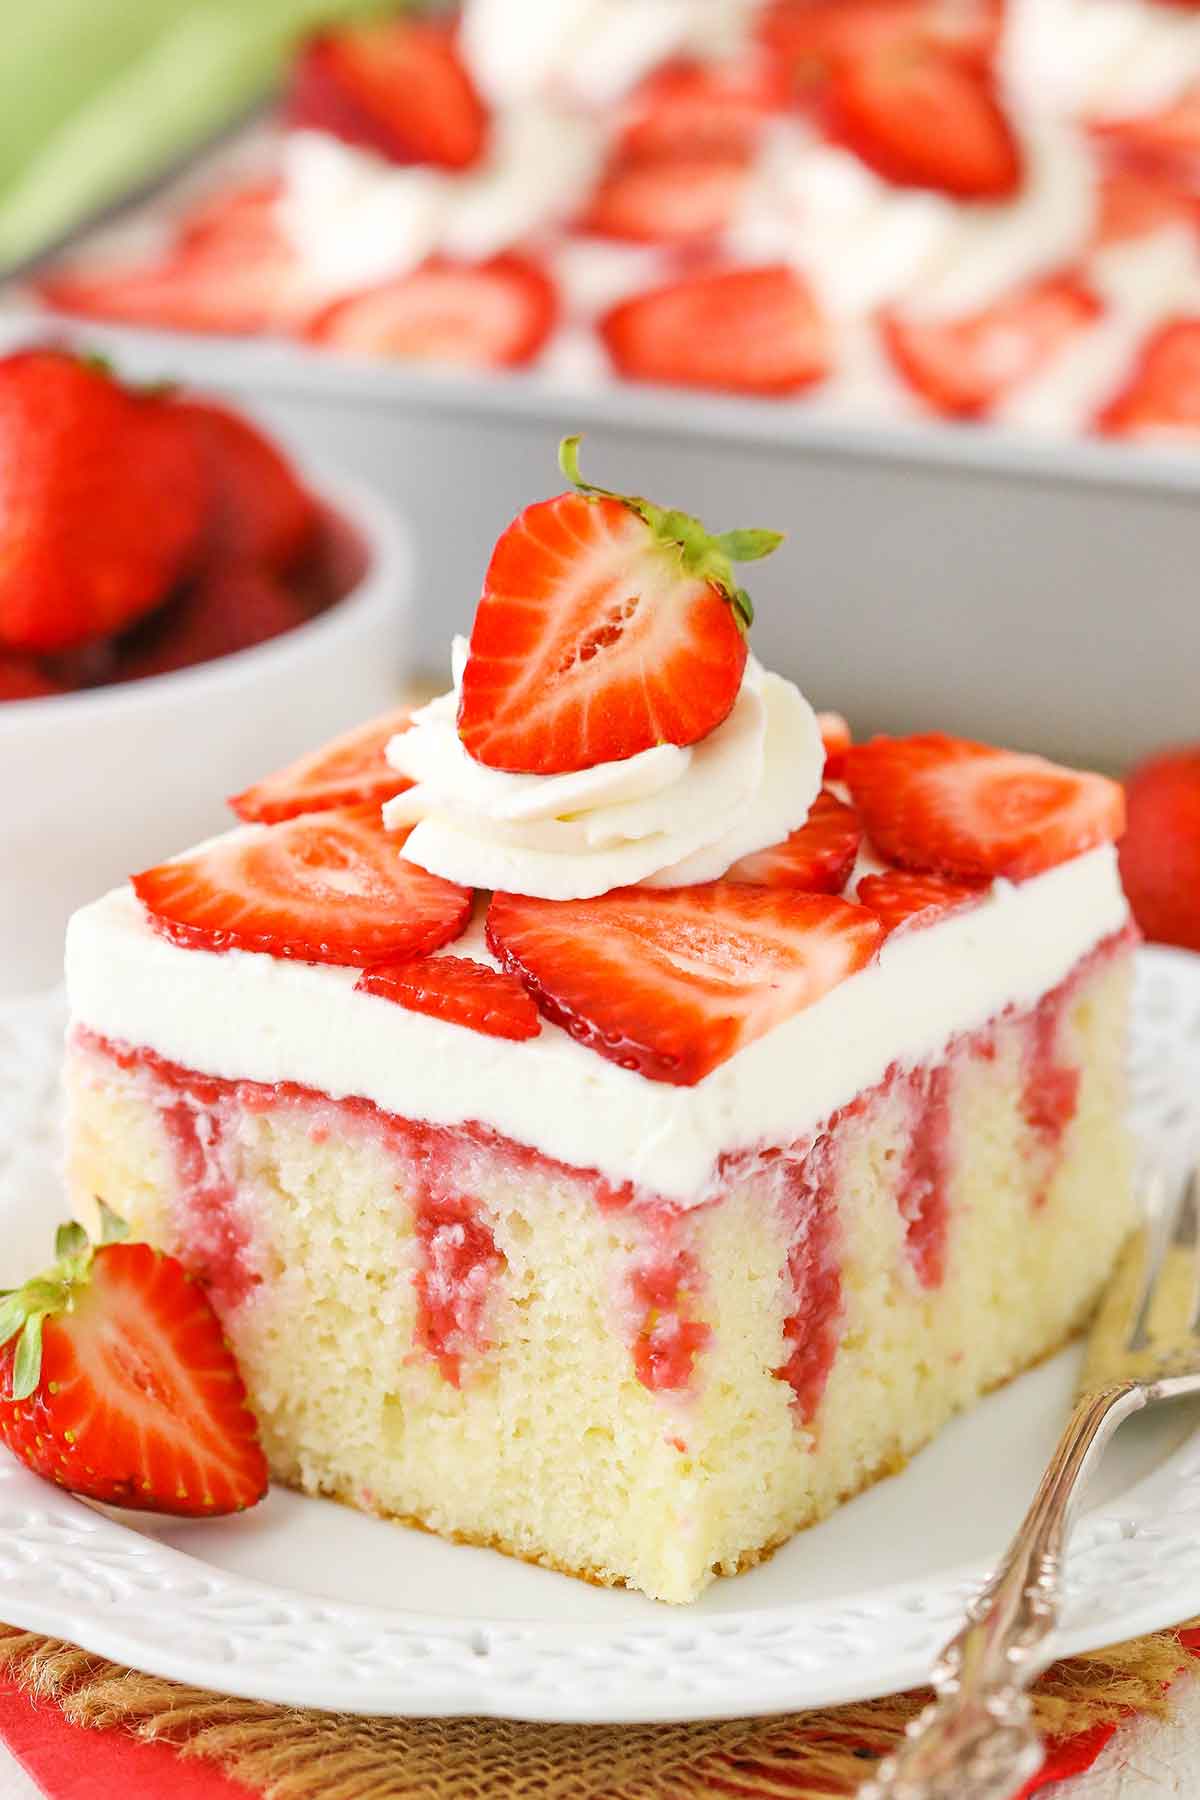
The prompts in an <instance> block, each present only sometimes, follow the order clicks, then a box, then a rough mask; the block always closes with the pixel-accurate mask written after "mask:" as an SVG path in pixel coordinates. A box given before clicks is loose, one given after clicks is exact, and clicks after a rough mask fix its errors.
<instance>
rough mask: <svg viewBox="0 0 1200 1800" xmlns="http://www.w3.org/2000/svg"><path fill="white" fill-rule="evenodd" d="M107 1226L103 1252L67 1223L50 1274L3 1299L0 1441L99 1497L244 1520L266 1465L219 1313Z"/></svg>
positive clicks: (259, 1493)
mask: <svg viewBox="0 0 1200 1800" xmlns="http://www.w3.org/2000/svg"><path fill="white" fill-rule="evenodd" d="M102 1218H103V1221H104V1230H103V1233H102V1239H101V1242H100V1244H99V1245H98V1246H93V1245H92V1244H91V1243H90V1242H89V1240H88V1236H87V1233H86V1232H85V1231H84V1229H83V1227H82V1226H81V1225H75V1224H71V1225H63V1226H62V1227H61V1228H60V1230H59V1233H58V1237H57V1239H56V1242H55V1255H56V1258H57V1260H56V1262H55V1263H54V1265H53V1266H52V1267H51V1268H50V1269H48V1270H47V1271H46V1273H45V1274H43V1275H39V1276H36V1277H34V1278H33V1279H32V1280H30V1281H27V1282H26V1283H25V1285H24V1287H22V1288H18V1289H17V1290H16V1291H15V1292H13V1293H9V1294H6V1295H4V1297H3V1299H0V1439H2V1440H3V1441H4V1443H6V1444H7V1445H8V1447H9V1449H10V1450H11V1451H12V1452H13V1454H14V1455H15V1456H18V1457H19V1458H20V1459H21V1461H22V1462H23V1463H25V1464H26V1465H27V1467H29V1468H30V1469H32V1470H33V1472H34V1474H35V1475H41V1476H43V1477H44V1478H45V1479H46V1480H48V1481H54V1482H57V1483H58V1485H59V1486H60V1487H65V1488H70V1490H71V1491H72V1492H73V1493H76V1494H84V1495H86V1496H87V1497H88V1498H89V1499H91V1500H103V1501H105V1502H107V1503H108V1504H109V1505H112V1506H127V1507H133V1508H136V1509H137V1510H139V1511H143V1512H163V1513H175V1514H179V1515H183V1516H187V1517H212V1516H215V1515H216V1514H218V1513H231V1512H241V1511H242V1510H243V1509H244V1508H245V1507H248V1506H253V1505H254V1504H255V1502H256V1501H258V1500H261V1499H262V1497H263V1495H264V1494H265V1493H266V1489H267V1464H266V1458H265V1457H264V1455H263V1452H262V1447H261V1445H260V1444H259V1441H258V1430H257V1426H256V1425H255V1422H254V1417H253V1415H252V1414H251V1413H250V1411H249V1410H248V1408H247V1406H246V1390H245V1388H244V1387H243V1385H242V1379H241V1376H240V1375H239V1374H238V1370H237V1365H236V1363H235V1362H234V1360H233V1353H232V1351H231V1350H230V1348H229V1346H228V1344H227V1343H226V1342H225V1339H224V1337H223V1335H222V1332H221V1326H220V1322H219V1320H218V1319H217V1316H216V1314H215V1313H214V1311H213V1309H212V1305H211V1303H210V1301H209V1299H208V1297H207V1295H206V1294H205V1292H204V1289H203V1288H202V1287H200V1286H199V1285H198V1284H197V1283H196V1282H195V1281H193V1280H192V1278H191V1277H190V1276H189V1275H188V1274H187V1272H186V1271H185V1269H184V1267H183V1265H182V1263H180V1262H178V1261H177V1260H176V1259H175V1257H173V1256H164V1255H163V1254H162V1253H161V1252H159V1251H157V1250H154V1249H152V1248H151V1247H150V1245H149V1244H127V1243H123V1242H121V1241H120V1239H121V1238H122V1237H123V1236H124V1229H125V1228H124V1225H123V1224H122V1222H121V1221H120V1220H119V1219H117V1218H116V1217H115V1216H114V1215H113V1214H112V1213H110V1212H108V1211H107V1209H103V1210H102Z"/></svg>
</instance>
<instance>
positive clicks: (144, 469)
mask: <svg viewBox="0 0 1200 1800" xmlns="http://www.w3.org/2000/svg"><path fill="white" fill-rule="evenodd" d="M206 498H207V491H206V484H205V479H204V469H203V464H202V462H201V459H200V454H199V451H198V450H197V449H196V446H195V444H194V443H193V442H192V440H191V439H190V438H189V437H188V435H187V434H186V433H185V432H181V431H180V430H179V429H178V427H177V425H176V423H175V420H174V418H173V416H172V411H171V407H170V404H169V402H168V401H167V400H166V399H165V398H164V397H163V396H162V395H161V394H160V393H157V392H152V391H146V392H139V391H138V390H136V389H133V388H125V387H123V386H122V385H121V384H120V382H118V381H117V380H116V379H115V377H114V376H113V375H112V374H111V373H110V372H109V370H108V369H107V368H106V367H105V366H104V365H103V364H100V363H97V362H95V361H94V360H86V359H84V358H82V357H77V356H74V355H71V354H70V353H69V352H67V351H64V350H25V351H18V352H16V353H15V354H13V355H11V356H6V357H4V358H3V359H0V643H3V644H4V645H5V647H6V648H8V649H12V650H25V651H31V652H35V653H36V652H40V651H55V650H69V649H71V648H73V647H74V646H75V645H78V644H85V643H87V642H89V641H90V640H91V639H94V638H101V637H107V636H109V635H110V634H111V633H113V632H117V631H121V630H123V629H124V628H125V627H127V626H129V625H131V624H132V623H133V622H134V621H135V620H137V619H140V618H141V617H142V616H143V615H144V614H146V613H148V612H150V611H151V610H152V609H153V608H154V607H156V606H158V605H159V604H160V602H161V601H163V600H164V599H165V598H166V596H167V593H168V591H169V590H170V588H171V587H173V586H174V584H175V583H176V582H177V581H179V580H180V578H181V577H182V576H183V575H185V574H186V573H187V572H188V570H189V568H190V567H191V566H192V565H193V564H194V562H195V560H196V557H197V554H198V552H199V549H200V542H201V535H202V532H203V528H204V511H205V502H206Z"/></svg>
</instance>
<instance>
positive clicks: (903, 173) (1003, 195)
mask: <svg viewBox="0 0 1200 1800" xmlns="http://www.w3.org/2000/svg"><path fill="white" fill-rule="evenodd" d="M825 108H826V125H827V129H828V131H829V133H830V135H831V136H832V137H833V138H834V139H836V140H837V141H838V142H840V143H843V144H845V145H846V147H847V148H848V149H850V150H853V151H854V152H855V154H856V155H857V156H859V157H861V159H862V161H863V162H865V163H866V164H867V166H868V167H869V168H872V169H874V170H875V173H876V174H877V175H882V176H883V177H884V179H885V180H887V181H891V182H894V183H896V184H897V185H898V186H901V187H922V188H935V189H937V190H938V191H939V192H941V193H945V194H951V195H953V196H954V198H955V199H957V200H1007V199H1010V198H1011V197H1012V195H1013V194H1015V193H1016V192H1017V190H1018V188H1019V187H1020V184H1021V155H1020V151H1019V149H1018V147H1017V140H1016V138H1015V136H1014V135H1013V131H1012V127H1011V126H1010V124H1009V122H1008V119H1007V118H1006V116H1005V113H1004V110H1003V108H1002V107H1001V105H1000V102H999V100H998V99H997V97H996V92H995V87H994V84H993V81H992V78H991V75H990V72H989V71H988V70H987V69H986V68H984V67H981V66H980V64H979V62H978V60H977V59H976V57H975V56H974V55H973V54H966V55H964V54H963V53H962V51H961V50H960V48H959V47H958V46H956V45H950V44H947V43H946V42H945V40H944V39H942V38H940V37H939V36H937V35H936V34H934V33H932V32H929V31H927V30H926V29H925V28H924V27H923V25H920V24H918V25H916V26H912V27H901V28H899V29H897V28H895V27H894V26H893V25H892V24H891V22H890V21H889V22H887V23H886V25H885V26H884V28H883V29H881V30H880V31H879V32H878V33H877V34H876V35H875V36H874V37H873V38H872V40H871V41H870V42H869V43H868V42H864V43H863V44H862V45H861V46H858V47H856V50H855V53H854V54H853V55H848V56H844V57H839V58H837V59H836V60H835V62H834V64H833V67H832V70H831V73H830V79H829V84H828V88H827V91H826V94H825Z"/></svg>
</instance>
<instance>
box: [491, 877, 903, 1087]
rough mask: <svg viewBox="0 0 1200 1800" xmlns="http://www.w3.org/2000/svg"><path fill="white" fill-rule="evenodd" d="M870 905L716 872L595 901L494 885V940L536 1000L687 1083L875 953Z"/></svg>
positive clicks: (583, 1032) (658, 1074) (618, 1057)
mask: <svg viewBox="0 0 1200 1800" xmlns="http://www.w3.org/2000/svg"><path fill="white" fill-rule="evenodd" d="M880 935H881V933H880V927H879V923H878V921H877V920H876V919H875V918H873V917H872V915H871V914H870V913H869V912H867V911H866V909H865V908H864V907H861V906H854V905H852V904H851V903H850V902H849V901H846V900H838V899H834V898H833V897H832V896H830V895H826V894H800V893H796V892H795V891H794V890H791V889H787V888H762V887H748V886H743V885H740V884H739V883H737V882H726V881H714V882H708V883H706V884H705V885H704V886H702V887H684V888H658V889H646V888H618V889H617V890H616V891H615V892H613V893H611V894H604V895H602V896H601V897H600V898H599V899H597V900H566V901H557V902H556V901H548V900H531V899H526V898H524V897H523V896H521V895H519V894H497V895H495V897H494V898H493V900H492V903H491V906H490V908H489V910H488V917H487V937H488V943H489V945H490V946H491V949H492V951H493V952H494V953H495V955H496V956H497V957H499V959H500V960H501V962H502V963H503V964H504V966H505V967H506V968H509V969H512V970H514V971H515V972H516V973H517V974H519V975H520V976H521V978H522V980H523V981H524V982H525V985H526V986H527V987H528V989H529V991H530V993H531V994H532V995H533V997H534V999H535V1001H536V1002H537V1005H538V1010H539V1011H540V1012H541V1013H542V1014H543V1015H544V1016H545V1017H546V1018H548V1019H551V1020H553V1022H554V1023H555V1024H556V1025H561V1026H562V1027H563V1028H564V1030H566V1031H569V1032H570V1034H571V1036H572V1037H575V1038H578V1039H579V1041H580V1042H581V1043H583V1044H586V1045H587V1046H588V1047H589V1049H592V1050H595V1051H596V1052H597V1053H598V1054H599V1055H600V1056H604V1057H607V1058H608V1059H609V1061H610V1062H615V1063H620V1065H621V1066H622V1068H626V1069H637V1070H638V1071H639V1072H640V1073H641V1074H643V1075H645V1076H647V1077H649V1079H650V1080H651V1081H668V1082H672V1083H674V1084H675V1085H677V1086H681V1087H692V1086H694V1084H695V1083H696V1082H698V1081H701V1080H703V1078H704V1077H705V1076H706V1075H707V1074H709V1073H710V1072H711V1071H712V1070H713V1069H715V1068H716V1067H717V1066H718V1065H719V1064H720V1063H723V1062H725V1061H727V1060H728V1058H729V1057H731V1056H733V1055H735V1054H736V1052H737V1051H739V1050H741V1049H744V1048H745V1046H746V1045H747V1044H750V1043H752V1042H753V1041H754V1039H755V1038H759V1037H762V1036H763V1034H764V1033H765V1032H768V1031H771V1030H773V1029H774V1027H775V1026H777V1025H780V1024H782V1023H783V1021H784V1020H785V1019H788V1018H790V1017H791V1016H792V1014H793V1013H797V1012H799V1011H801V1009H802V1008H804V1007H806V1006H811V1005H812V1004H813V1002H814V1001H816V1000H819V999H820V998H821V996H822V995H823V994H825V993H828V991H829V989H830V988H833V987H836V986H837V984H838V982H840V981H844V980H845V979H846V977H847V976H848V975H852V974H854V972H855V970H856V969H861V968H862V967H863V965H864V964H865V963H867V962H869V961H870V959H871V957H872V956H873V954H874V952H875V949H876V946H877V944H878V942H879V939H880Z"/></svg>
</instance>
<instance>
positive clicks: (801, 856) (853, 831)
mask: <svg viewBox="0 0 1200 1800" xmlns="http://www.w3.org/2000/svg"><path fill="white" fill-rule="evenodd" d="M861 842H862V826H861V825H860V824H859V820H858V814H857V813H856V812H855V811H854V808H853V807H852V806H846V805H844V804H843V802H842V801H841V800H837V799H835V798H834V796H833V795H832V794H826V793H820V794H818V795H817V797H816V799H815V800H814V801H813V803H812V808H811V810H810V812H809V815H808V817H807V819H806V820H805V821H804V823H803V825H801V826H800V827H799V829H798V830H796V831H793V832H792V833H790V835H789V836H788V837H786V838H784V840H783V842H782V843H781V844H772V845H771V846H770V847H769V848H768V849H766V850H755V851H754V852H753V853H752V854H751V855H750V856H743V857H742V858H741V859H740V860H739V861H738V862H735V863H734V865H733V867H732V868H731V869H726V871H725V873H724V875H723V876H722V877H721V879H722V880H723V881H749V882H753V883H754V884H755V885H757V886H761V887H787V888H802V889H804V890H805V891H806V892H807V893H810V894H840V893H841V891H842V889H843V888H844V887H845V885H846V882H847V880H848V879H849V875H850V871H851V869H852V868H853V867H854V859H855V857H856V856H857V855H858V846H859V844H860V843H861Z"/></svg>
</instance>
